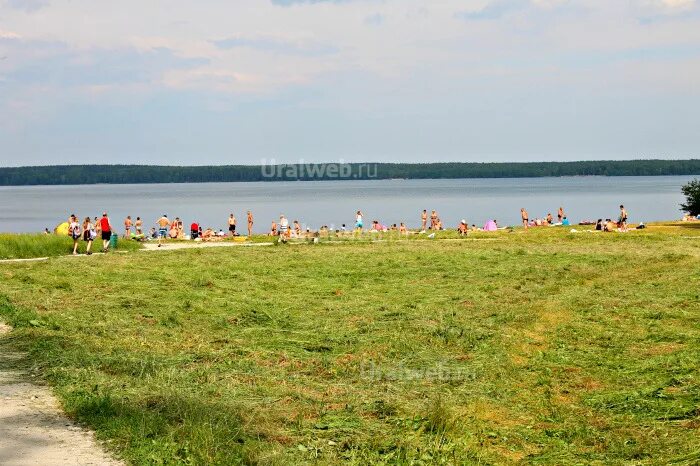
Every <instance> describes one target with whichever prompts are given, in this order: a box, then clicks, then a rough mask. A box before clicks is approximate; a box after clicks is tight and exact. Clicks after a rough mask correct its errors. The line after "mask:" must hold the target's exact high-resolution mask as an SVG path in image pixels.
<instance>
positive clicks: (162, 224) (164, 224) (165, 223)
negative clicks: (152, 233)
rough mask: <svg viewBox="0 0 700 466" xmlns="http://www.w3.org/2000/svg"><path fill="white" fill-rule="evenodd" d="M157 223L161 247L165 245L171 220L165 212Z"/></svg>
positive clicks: (159, 245)
mask: <svg viewBox="0 0 700 466" xmlns="http://www.w3.org/2000/svg"><path fill="white" fill-rule="evenodd" d="M156 223H157V224H158V247H161V246H162V245H163V238H167V237H168V227H169V226H170V220H169V219H168V216H167V215H166V214H163V216H162V217H161V218H159V219H158V221H157V222H156Z"/></svg>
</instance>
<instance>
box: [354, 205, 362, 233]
mask: <svg viewBox="0 0 700 466" xmlns="http://www.w3.org/2000/svg"><path fill="white" fill-rule="evenodd" d="M355 229H356V230H360V231H362V211H361V210H358V211H357V214H356V215H355Z"/></svg>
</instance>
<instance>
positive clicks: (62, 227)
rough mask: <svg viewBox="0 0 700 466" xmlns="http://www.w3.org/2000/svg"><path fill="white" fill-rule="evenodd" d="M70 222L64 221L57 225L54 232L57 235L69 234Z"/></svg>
mask: <svg viewBox="0 0 700 466" xmlns="http://www.w3.org/2000/svg"><path fill="white" fill-rule="evenodd" d="M69 226H70V225H68V222H63V223H60V224H58V225H56V228H54V229H53V232H54V233H55V234H57V235H67V234H68V227H69Z"/></svg>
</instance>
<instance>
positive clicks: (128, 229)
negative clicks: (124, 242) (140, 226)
mask: <svg viewBox="0 0 700 466" xmlns="http://www.w3.org/2000/svg"><path fill="white" fill-rule="evenodd" d="M131 225H132V222H131V215H127V216H126V219H125V220H124V238H126V239H130V238H131Z"/></svg>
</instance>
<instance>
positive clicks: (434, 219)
mask: <svg viewBox="0 0 700 466" xmlns="http://www.w3.org/2000/svg"><path fill="white" fill-rule="evenodd" d="M437 220H438V214H437V212H435V211H434V210H433V211H432V212H430V229H431V230H434V229H435V227H436V226H437Z"/></svg>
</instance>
